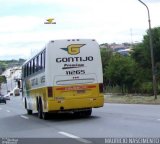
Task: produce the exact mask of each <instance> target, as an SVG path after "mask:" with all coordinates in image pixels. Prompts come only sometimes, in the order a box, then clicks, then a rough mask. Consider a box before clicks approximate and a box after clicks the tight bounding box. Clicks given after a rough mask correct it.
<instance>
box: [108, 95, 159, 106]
mask: <svg viewBox="0 0 160 144" xmlns="http://www.w3.org/2000/svg"><path fill="white" fill-rule="evenodd" d="M105 102H106V103H123V104H155V105H158V104H160V96H157V99H156V100H155V98H154V96H133V95H110V96H108V95H105Z"/></svg>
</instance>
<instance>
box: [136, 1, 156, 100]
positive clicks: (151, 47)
mask: <svg viewBox="0 0 160 144" xmlns="http://www.w3.org/2000/svg"><path fill="white" fill-rule="evenodd" d="M138 1H139V2H141V3H142V4H143V5H144V6H145V7H146V8H147V12H148V24H149V43H150V50H151V64H152V81H153V92H154V97H155V99H157V82H156V74H155V66H154V53H153V43H152V32H151V20H150V13H149V8H148V6H147V5H146V4H145V3H144V2H142V1H141V0H138Z"/></svg>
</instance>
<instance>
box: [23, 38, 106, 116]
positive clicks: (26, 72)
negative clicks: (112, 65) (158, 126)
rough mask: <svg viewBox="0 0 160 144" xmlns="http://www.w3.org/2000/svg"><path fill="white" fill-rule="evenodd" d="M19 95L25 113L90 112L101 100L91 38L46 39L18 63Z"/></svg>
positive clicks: (100, 80) (98, 65) (98, 61)
mask: <svg viewBox="0 0 160 144" xmlns="http://www.w3.org/2000/svg"><path fill="white" fill-rule="evenodd" d="M22 83H23V88H22V96H23V100H24V104H25V109H26V110H27V113H28V114H32V113H33V112H38V117H39V118H43V119H47V115H48V113H58V112H73V113H74V114H76V115H83V116H90V115H91V113H92V108H99V107H102V106H103V104H104V95H103V75H102V63H101V56H100V49H99V45H98V43H97V42H96V41H95V40H92V39H71V40H55V41H50V42H49V43H48V44H47V45H46V46H45V48H44V49H42V50H41V51H40V52H39V53H37V54H36V55H35V56H33V57H32V58H30V59H29V60H27V61H26V62H25V63H24V64H23V66H22Z"/></svg>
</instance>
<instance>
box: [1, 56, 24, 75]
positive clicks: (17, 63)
mask: <svg viewBox="0 0 160 144" xmlns="http://www.w3.org/2000/svg"><path fill="white" fill-rule="evenodd" d="M25 61H26V60H25V59H19V60H0V74H2V72H3V71H5V70H6V69H7V68H10V67H14V66H21V65H22V64H23V63H24V62H25Z"/></svg>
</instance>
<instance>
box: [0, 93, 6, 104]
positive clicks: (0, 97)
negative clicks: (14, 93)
mask: <svg viewBox="0 0 160 144" xmlns="http://www.w3.org/2000/svg"><path fill="white" fill-rule="evenodd" d="M0 103H5V104H6V99H5V97H4V96H3V95H0Z"/></svg>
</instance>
